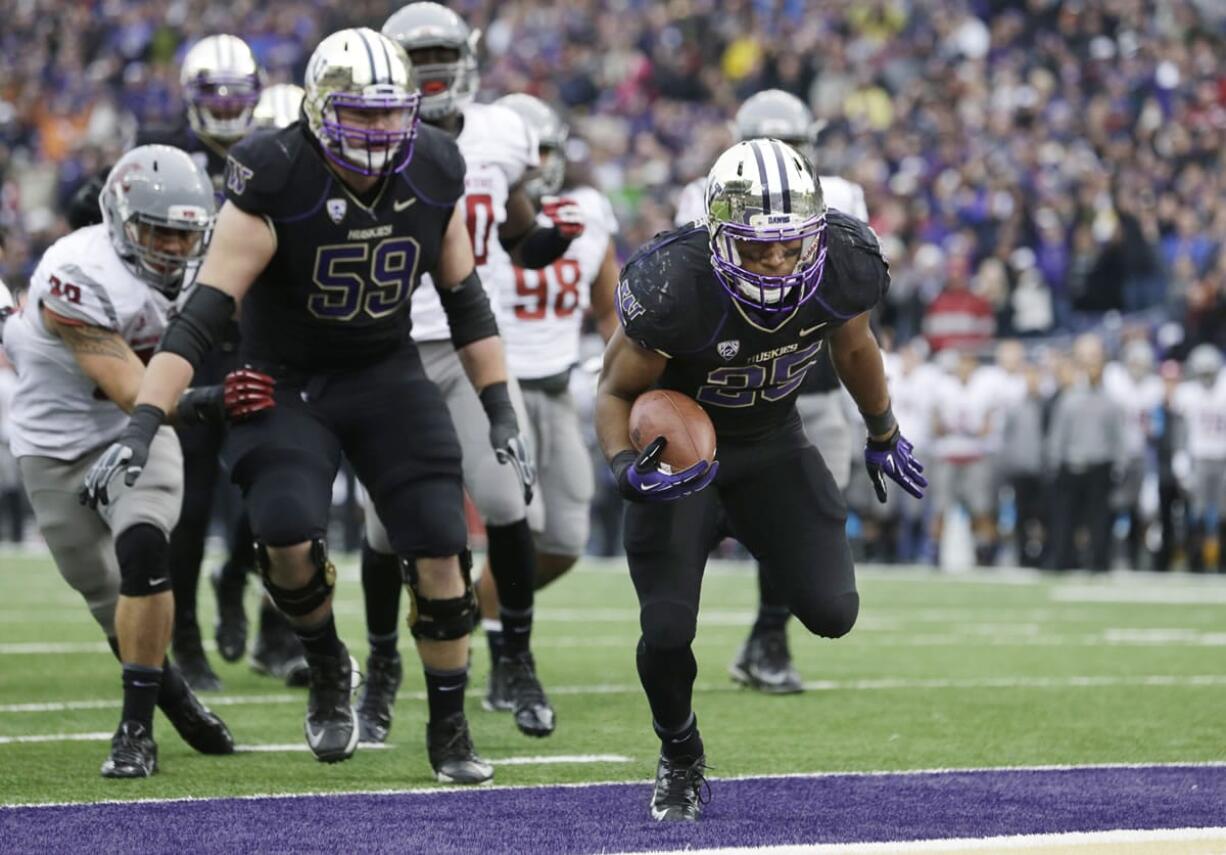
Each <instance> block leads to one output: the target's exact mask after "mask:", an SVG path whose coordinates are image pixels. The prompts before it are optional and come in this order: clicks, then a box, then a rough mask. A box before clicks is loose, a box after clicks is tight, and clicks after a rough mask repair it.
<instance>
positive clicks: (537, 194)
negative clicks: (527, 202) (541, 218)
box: [524, 145, 566, 202]
mask: <svg viewBox="0 0 1226 855" xmlns="http://www.w3.org/2000/svg"><path fill="white" fill-rule="evenodd" d="M540 153H541V165H540V167H539V170H538V174H537V175H534V176H533V177H531V178H529V179H528V180H527V181H525V182H524V192H525V193H527V194H528V198H530V199H532V201H534V202H539V201H540V200H541V199H542V198H543V197H545V196H555V195H557V194H558V192H559V191H560V190H561V189H562V184H563V183H564V182H565V180H566V152H565V151H563V150H562V149H561V148H560V147H557V146H547V145H542V146H541V147H540Z"/></svg>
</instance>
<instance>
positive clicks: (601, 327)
mask: <svg viewBox="0 0 1226 855" xmlns="http://www.w3.org/2000/svg"><path fill="white" fill-rule="evenodd" d="M617 274H618V268H617V251H616V248H615V247H614V245H613V241H612V240H610V241H609V248H608V249H607V250H605V254H604V260H603V261H601V262H600V270H599V271H598V272H597V274H596V280H595V281H594V282H593V283H592V317H593V318H595V320H596V331H597V332H599V333H600V337H601V338H602V339H604V341H605V344H608V343H609V341H610V340H611V339H612V338H613V334H614V333H615V332H617V311H616V310H615V309H614V304H613V292H614V291H616V290H617Z"/></svg>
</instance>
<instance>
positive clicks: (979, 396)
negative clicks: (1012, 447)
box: [932, 370, 998, 461]
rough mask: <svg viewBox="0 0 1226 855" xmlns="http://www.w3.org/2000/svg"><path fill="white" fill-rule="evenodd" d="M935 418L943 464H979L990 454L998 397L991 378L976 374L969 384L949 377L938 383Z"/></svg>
mask: <svg viewBox="0 0 1226 855" xmlns="http://www.w3.org/2000/svg"><path fill="white" fill-rule="evenodd" d="M935 391H936V395H935V397H934V402H933V407H932V414H933V419H934V424H933V427H934V429H935V430H937V431H938V433H939V434H940V436H938V437H937V439H936V454H937V456H938V457H940V458H941V459H942V460H951V461H959V460H961V461H966V460H977V459H979V458H980V457H983V456H984V455H985V454H987V452H988V451H989V450H990V447H991V441H992V437H991V434H990V433H988V430H989V428H991V426H992V422H993V421H994V419H993V414H994V413H995V411H996V407H997V402H998V397H997V393H996V389H995V384H993V382H992V377H991V375H990V374H985V373H983V371H982V370H979V371H976V372H975V373H974V374H972V375H971V377H970V380H969V381H968V382H967V383H965V384H964V383H962V381H961V380H959V379H958V378H957V377H956V376H954V375H952V374H951V375H947V376H946V377H944V378H943V379H942V380H941V381H940V382H938V383H937V385H936V388H935Z"/></svg>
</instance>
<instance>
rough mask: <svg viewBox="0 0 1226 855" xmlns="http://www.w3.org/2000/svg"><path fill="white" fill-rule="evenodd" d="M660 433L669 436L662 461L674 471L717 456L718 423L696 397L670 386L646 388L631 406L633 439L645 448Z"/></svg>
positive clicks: (637, 448)
mask: <svg viewBox="0 0 1226 855" xmlns="http://www.w3.org/2000/svg"><path fill="white" fill-rule="evenodd" d="M657 436H663V437H664V438H666V439H667V440H668V445H666V446H665V447H664V456H663V457H662V458H661V460H662V462H664V463H666V464H667V465H668V466H669V468H670V469H672V470H673V471H674V472H677V471H680V470H682V469H688V468H689V467H691V466H693V465H694V464H695V463H697V462H698V461H699V460H706V461H712V460H714V459H715V425H713V424H711V418H710V417H709V416H708V415H707V413H706V411H705V410H704V409H703V408H702V407H700V406H699V405H698V402H696V401H695V400H694V399H693V398H691V397H689V396H688V395H683V394H681V393H680V392H674V391H672V390H671V389H652V390H651V391H650V392H644V393H643V394H641V395H639V396H638V398H636V399H635V401H634V406H633V407H631V408H630V441H631V442H632V443H634V448H635V450H636V451H642V450H643V448H644V447H645V446H647V445H648V444H649V443H650V442H651V441H652V440H653V439H655V438H656V437H657Z"/></svg>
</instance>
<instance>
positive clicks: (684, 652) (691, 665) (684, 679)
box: [635, 638, 698, 733]
mask: <svg viewBox="0 0 1226 855" xmlns="http://www.w3.org/2000/svg"><path fill="white" fill-rule="evenodd" d="M635 660H636V664H637V665H638V670H639V680H640V682H642V684H643V690H644V691H646V692H647V703H648V704H649V705H650V706H651V717H652V718H653V719H654V720H655V721H656V722H657V724H658V725H659V727H660V728H662V729H663V730H665V731H667V732H670V733H672V732H676V731H678V730H679V729H681V728H682V727H684V725H685V723H686V722H687V721H689V719H690V716H691V715H692V714H693V708H692V705H691V701H692V700H693V692H694V678H695V677H697V676H698V662H697V661H695V659H694V652H693V650H691V649H690V647H689V646H688V645H687V646H685V647H673V648H656V647H650V646H649V645H648V644H647V643H646V642H645V641H643V639H641V638H640V639H639V646H638V650H637V652H636V656H635Z"/></svg>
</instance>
